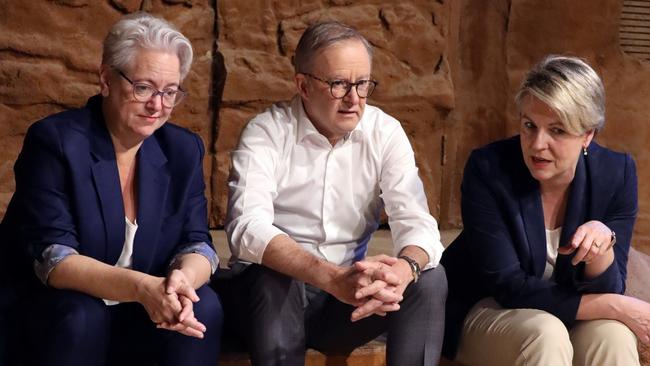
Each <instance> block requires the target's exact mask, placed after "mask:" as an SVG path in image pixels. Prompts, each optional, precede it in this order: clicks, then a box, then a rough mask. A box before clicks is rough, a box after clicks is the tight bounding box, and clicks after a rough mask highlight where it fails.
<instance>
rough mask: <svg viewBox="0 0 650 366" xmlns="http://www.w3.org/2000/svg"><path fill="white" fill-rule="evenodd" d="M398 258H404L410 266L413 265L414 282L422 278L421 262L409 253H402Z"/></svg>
mask: <svg viewBox="0 0 650 366" xmlns="http://www.w3.org/2000/svg"><path fill="white" fill-rule="evenodd" d="M397 258H398V259H403V260H405V261H406V262H407V263H408V264H409V267H411V274H412V275H413V282H414V283H415V282H418V278H420V274H421V270H420V264H419V263H418V262H417V261H416V260H415V259H413V258H411V257H409V256H407V255H400V256H399V257H397Z"/></svg>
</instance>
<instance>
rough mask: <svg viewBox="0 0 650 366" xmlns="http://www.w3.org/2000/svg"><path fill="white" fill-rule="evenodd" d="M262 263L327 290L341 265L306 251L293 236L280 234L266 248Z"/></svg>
mask: <svg viewBox="0 0 650 366" xmlns="http://www.w3.org/2000/svg"><path fill="white" fill-rule="evenodd" d="M262 264H263V265H265V266H267V267H269V268H271V269H272V270H274V271H277V272H280V273H283V274H285V275H287V276H289V277H292V278H295V279H297V280H299V281H302V282H305V283H309V284H311V285H313V286H316V287H318V288H320V289H323V290H327V289H326V287H327V286H328V284H329V282H330V280H331V279H332V278H334V277H335V274H336V272H337V270H339V269H340V268H339V266H337V265H335V264H333V263H330V262H328V261H326V260H323V259H320V258H318V257H316V256H315V255H313V254H311V253H309V252H308V251H306V250H305V249H304V248H303V247H301V246H300V245H299V244H298V243H297V242H296V241H295V240H293V239H292V238H291V237H289V236H287V235H284V234H280V235H276V236H275V237H273V239H271V241H270V242H269V244H268V245H267V246H266V249H265V250H264V255H263V256H262Z"/></svg>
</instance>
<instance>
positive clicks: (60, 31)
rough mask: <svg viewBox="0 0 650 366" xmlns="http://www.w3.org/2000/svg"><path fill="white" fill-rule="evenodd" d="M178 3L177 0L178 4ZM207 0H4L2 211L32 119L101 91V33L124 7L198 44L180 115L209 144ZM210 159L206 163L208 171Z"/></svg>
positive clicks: (0, 46) (211, 22)
mask: <svg viewBox="0 0 650 366" xmlns="http://www.w3.org/2000/svg"><path fill="white" fill-rule="evenodd" d="M173 3H179V4H173ZM209 3H210V2H209V1H207V0H204V1H165V2H164V3H163V2H156V1H148V0H144V1H143V0H137V1H125V0H121V1H119V0H112V1H108V0H106V1H95V0H92V1H90V0H87V1H83V0H67V1H7V0H0V9H2V10H1V11H0V144H1V145H2V146H3V149H2V150H1V151H0V211H1V212H2V213H4V210H5V208H6V205H7V203H8V202H9V199H10V198H11V195H12V193H13V189H14V181H13V171H12V168H13V163H14V161H15V159H16V157H17V155H18V153H19V152H20V148H21V145H22V140H23V138H24V134H25V131H26V130H27V127H28V126H29V125H30V124H31V123H32V122H34V121H36V120H38V119H40V118H42V117H45V116H47V115H49V114H52V113H55V112H58V111H61V110H64V109H69V108H76V107H79V106H82V105H84V104H85V103H86V100H87V98H88V97H90V96H92V95H94V94H96V93H98V92H99V86H98V85H99V84H98V80H99V79H98V76H97V71H98V70H99V66H100V63H101V53H102V51H101V48H102V46H101V45H102V41H103V39H104V37H105V36H106V33H107V32H108V29H109V28H110V26H111V25H112V24H113V23H114V22H115V21H117V20H118V19H119V18H120V17H121V16H122V15H123V12H126V11H129V12H131V11H135V10H140V9H142V10H146V11H150V12H151V13H154V14H159V15H161V16H163V17H164V18H165V19H167V20H169V21H170V22H171V23H172V24H174V25H175V26H176V27H177V28H179V29H180V31H181V32H183V34H185V35H186V36H187V37H188V38H189V39H190V41H191V42H192V45H193V47H194V63H193V65H192V70H191V72H190V74H189V75H188V77H187V79H186V80H185V81H184V86H185V87H186V89H188V90H189V92H190V96H189V97H188V98H187V99H186V100H185V101H183V103H182V104H181V105H180V106H179V107H178V108H176V110H175V111H174V113H173V114H172V118H171V120H172V121H177V123H178V124H180V125H183V126H185V127H187V128H189V129H191V130H193V131H195V132H197V133H199V134H200V135H201V137H203V140H204V143H205V144H206V146H207V147H208V148H209V147H210V146H211V144H212V140H211V138H212V125H213V120H212V119H213V109H212V108H211V105H210V104H209V102H208V101H209V98H208V97H209V95H210V90H211V82H212V79H211V72H212V67H213V57H212V49H213V45H214V38H215V35H214V33H215V32H214V27H215V17H214V8H213V7H212V6H211V5H209ZM210 162H211V159H206V163H205V165H204V167H205V172H206V174H207V175H209V174H210V170H211V163H210Z"/></svg>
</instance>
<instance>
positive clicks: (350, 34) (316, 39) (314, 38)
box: [293, 21, 372, 73]
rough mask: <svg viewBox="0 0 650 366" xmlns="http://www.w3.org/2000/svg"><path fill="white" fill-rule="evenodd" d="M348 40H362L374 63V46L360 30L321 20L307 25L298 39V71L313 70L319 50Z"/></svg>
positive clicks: (295, 66) (295, 62)
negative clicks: (313, 63) (315, 56)
mask: <svg viewBox="0 0 650 366" xmlns="http://www.w3.org/2000/svg"><path fill="white" fill-rule="evenodd" d="M347 40H358V41H360V42H361V43H362V44H363V45H364V46H365V47H366V50H367V51H368V57H370V63H371V64H372V46H371V45H370V42H368V40H367V39H366V38H365V37H364V36H363V35H362V34H361V33H359V31H357V30H356V29H354V28H352V27H350V26H349V25H345V24H343V23H339V22H336V21H328V22H319V23H315V24H312V25H310V26H309V27H307V29H305V32H304V33H303V34H302V36H301V37H300V41H298V46H297V47H296V54H295V55H294V57H293V66H294V69H295V71H296V73H301V72H311V71H312V70H311V67H312V62H313V59H314V55H315V54H316V52H318V50H320V49H323V48H326V47H329V46H331V45H332V44H334V43H337V42H341V41H347Z"/></svg>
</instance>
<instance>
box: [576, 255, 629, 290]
mask: <svg viewBox="0 0 650 366" xmlns="http://www.w3.org/2000/svg"><path fill="white" fill-rule="evenodd" d="M573 283H574V284H575V286H576V289H577V290H578V292H580V293H592V294H593V293H616V294H621V293H623V290H624V289H623V288H622V281H621V280H620V272H619V270H618V265H617V264H616V260H614V261H613V262H612V264H611V265H610V266H609V267H607V269H606V270H605V271H604V272H603V273H601V274H600V275H598V276H597V277H595V278H592V279H590V280H585V279H584V266H582V267H581V268H580V269H579V270H578V271H576V272H575V273H574V276H573Z"/></svg>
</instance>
